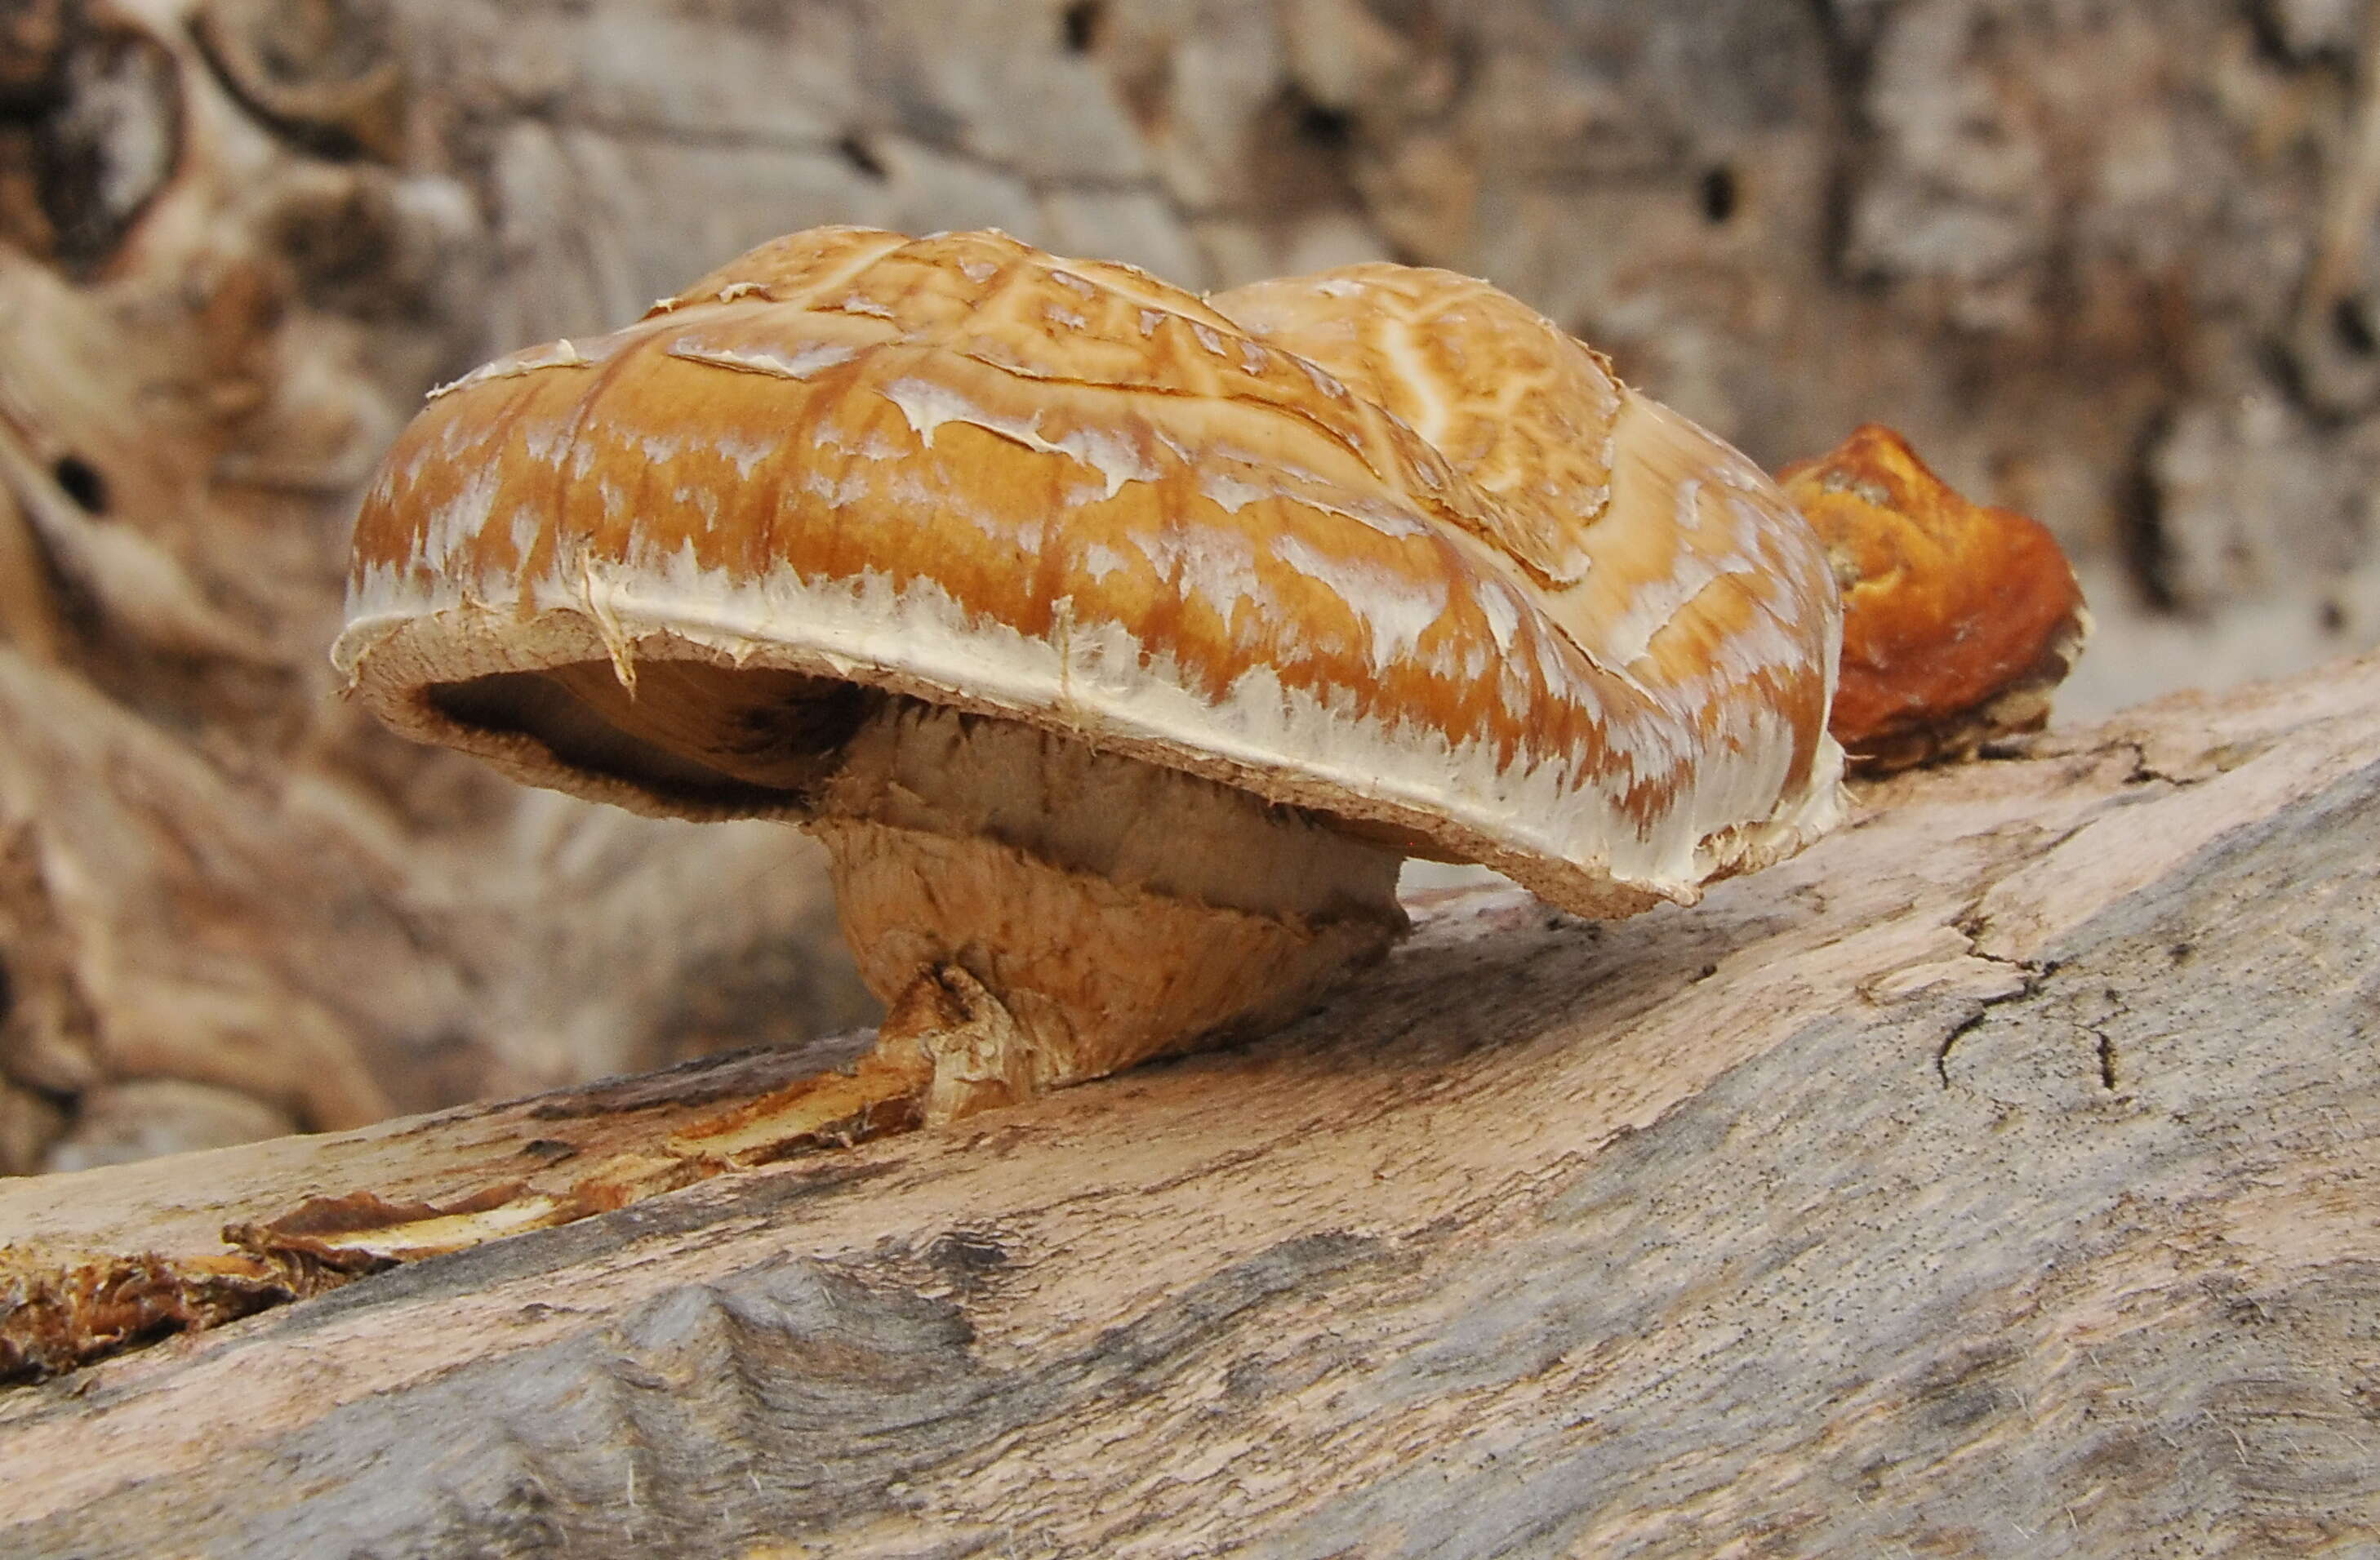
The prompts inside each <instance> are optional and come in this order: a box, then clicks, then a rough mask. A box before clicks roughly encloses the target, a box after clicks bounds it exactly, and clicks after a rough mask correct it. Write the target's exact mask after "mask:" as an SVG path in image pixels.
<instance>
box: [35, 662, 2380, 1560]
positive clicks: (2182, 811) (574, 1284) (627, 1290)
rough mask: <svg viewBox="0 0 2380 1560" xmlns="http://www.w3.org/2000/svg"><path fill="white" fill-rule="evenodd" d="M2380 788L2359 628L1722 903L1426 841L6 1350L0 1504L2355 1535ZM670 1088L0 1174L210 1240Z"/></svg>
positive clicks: (1487, 1532) (1878, 798)
mask: <svg viewBox="0 0 2380 1560" xmlns="http://www.w3.org/2000/svg"><path fill="white" fill-rule="evenodd" d="M2375 847H2380V662H2363V663H2360V664H2350V665H2341V666H2338V667H2334V668H2331V669H2329V670H2327V671H2324V672H2322V673H2319V674H2317V675H2314V676H2313V677H2310V678H2307V679H2305V680H2302V681H2300V682H2297V683H2289V684H2284V685H2277V686H2272V687H2267V688H2264V689H2261V690H2252V691H2250V692H2248V693H2246V694H2243V695H2237V696H2233V697H2229V698H2226V699H2222V700H2187V701H2179V702H2170V703H2167V704H2164V705H2160V706H2156V707H2149V708H2146V709H2143V710H2142V711H2138V712H2135V713H2134V714H2133V715H2131V716H2129V717H2126V718H2122V719H2119V720H2117V721H2115V722H2114V723H2112V724H2110V725H2108V726H2107V727H2104V728H2102V729H2099V730H2096V731H2094V732H2084V733H2081V734H2078V735H2068V736H2058V737H2052V738H2049V739H2046V740H2043V741H2040V742H2038V743H2037V744H2034V745H2033V746H2032V747H2031V749H2030V750H2029V751H2028V752H2026V753H2025V754H2024V755H2022V756H2010V757H2004V758H2001V759H1998V760H1996V761H1989V762H1984V763H1980V764H1976V765H1973V766H1970V767H1967V768H1959V769H1954V770H1949V771H1940V772H1933V773H1925V774H1918V775H1913V776H1910V777H1905V778H1903V779H1900V780H1896V781H1893V782H1890V783H1889V784H1888V785H1886V786H1885V787H1883V788H1882V789H1880V790H1878V791H1876V792H1872V793H1870V794H1869V795H1867V796H1866V797H1865V798H1864V803H1863V807H1862V810H1861V814H1860V817H1859V819H1858V821H1857V823H1856V824H1855V826H1854V827H1852V828H1850V829H1849V830H1847V831H1846V832H1844V833H1843V834H1841V835H1840V836H1838V837H1837V838H1835V839H1833V840H1830V841H1828V842H1827V843H1826V844H1824V845H1822V846H1821V847H1819V848H1817V849H1815V850H1814V851H1812V852H1810V853H1808V854H1807V855H1805V856H1804V857H1803V858H1802V859H1800V860H1798V861H1796V862H1794V863H1791V864H1789V865H1786V866H1784V867H1782V868H1779V869H1777V870H1774V871H1771V872H1769V873H1767V874H1764V875H1762V876H1759V877H1755V878H1752V879H1748V880H1745V881H1743V882H1740V883H1736V884H1731V885H1728V886H1726V887H1724V888H1722V889H1719V890H1718V891H1717V892H1715V893H1714V894H1712V896H1711V897H1710V898H1709V900H1708V901H1706V903H1705V904H1703V905H1702V906H1700V907H1698V908H1696V909H1694V910H1691V911H1682V910H1665V911H1661V912H1658V913H1653V914H1649V915H1646V916H1644V917H1641V918H1639V919H1637V920H1634V921H1631V922H1627V923H1622V924H1619V925H1589V924H1585V923H1582V922H1578V921H1575V920H1572V919H1570V918H1567V917H1564V916H1561V915H1559V914H1556V913H1550V912H1548V911H1547V910H1545V909H1544V908H1543V907H1541V906H1539V905H1538V904H1536V902H1534V901H1530V900H1528V899H1526V898H1525V897H1524V896H1521V895H1519V894H1517V893H1516V892H1513V891H1512V890H1505V889H1483V890H1475V891H1465V892H1459V893H1456V894H1453V895H1451V897H1448V898H1446V899H1444V900H1442V901H1440V902H1439V903H1438V904H1437V905H1436V906H1435V908H1434V909H1432V910H1431V911H1430V912H1429V913H1427V915H1426V916H1425V917H1424V918H1423V925H1422V926H1421V929H1420V931H1419V933H1418V934H1417V935H1416V937H1415V938H1414V939H1413V941H1412V943H1411V944H1410V945H1409V946H1408V947H1406V948H1405V949H1403V950H1401V951H1400V952H1399V953H1398V954H1396V955H1395V956H1393V958H1392V959H1391V960H1390V962H1389V963H1388V964H1387V965H1386V966H1385V967H1384V968H1383V969H1381V970H1380V971H1378V973H1376V974H1374V975H1373V976H1371V977H1370V978H1368V979H1366V981H1364V982H1363V983H1362V984H1361V985H1360V986H1359V987H1358V988H1357V989H1355V990H1353V991H1351V992H1349V993H1347V994H1346V995H1344V996H1343V997H1342V998H1340V999H1338V1000H1336V1001H1335V1002H1333V1003H1332V1004H1331V1005H1330V1006H1329V1007H1328V1008H1327V1009H1326V1010H1323V1011H1322V1012H1321V1013H1319V1014H1318V1015H1317V1016H1316V1017H1314V1018H1312V1019H1310V1020H1309V1021H1307V1022H1305V1023H1303V1024H1302V1025H1300V1026H1298V1027H1297V1028H1296V1029H1294V1030H1293V1031H1291V1032H1289V1033H1286V1034H1281V1035H1278V1036H1276V1037H1274V1038H1272V1039H1270V1040H1268V1041H1266V1042H1264V1043H1262V1044H1259V1045H1256V1046H1250V1047H1247V1048H1245V1049H1243V1050H1239V1051H1234V1052H1230V1053H1226V1054H1221V1055H1216V1056H1209V1057H1205V1058H1195V1059H1191V1060H1188V1061H1184V1062H1182V1063H1179V1064H1175V1065H1169V1066H1163V1067H1158V1068H1151V1069H1147V1070H1143V1071H1141V1072H1138V1073H1135V1074H1133V1075H1130V1076H1127V1077H1123V1078H1120V1079H1116V1080H1113V1081H1111V1082H1105V1083H1101V1084H1096V1085H1091V1086H1087V1087H1085V1088H1081V1089H1078V1090H1075V1091H1072V1092H1069V1093H1066V1094H1062V1095H1059V1096H1055V1097H1052V1098H1050V1099H1048V1100H1046V1101H1044V1102H1041V1103H1039V1104H1037V1105H1035V1106H1032V1107H1025V1108H1020V1109H1016V1110H1014V1111H1009V1112H1004V1113H1000V1114H996V1115H993V1116H989V1117H986V1118H983V1119H977V1120H975V1121H971V1122H968V1123H966V1124H965V1125H964V1126H962V1127H960V1128H956V1129H953V1130H951V1131H947V1132H943V1133H939V1134H927V1135H923V1136H917V1137H909V1138H901V1139H892V1140H887V1141H883V1142H880V1143H874V1144H870V1145H867V1146H864V1147H861V1148H859V1149H856V1150H852V1151H847V1152H844V1153H841V1154H836V1155H821V1156H816V1157H811V1158H807V1159H797V1160H792V1161H788V1162H785V1163H783V1164H780V1165H776V1166H772V1167H765V1168H761V1169H758V1170H753V1171H749V1172H744V1173H738V1174H733V1175H729V1176H725V1177H722V1178H721V1179H715V1180H711V1181H709V1182H706V1183H704V1184H701V1185H699V1186H696V1187H694V1188H691V1189H689V1190H686V1191H680V1192H676V1193H674V1194H671V1195H668V1196H665V1197H660V1198H656V1199H653V1200H650V1201H647V1202H644V1203H639V1204H637V1205H635V1206H633V1207H630V1208H627V1209H625V1210H623V1211H621V1212H618V1213H614V1214H611V1215H602V1216H599V1217H594V1218H590V1219H587V1220H584V1221H581V1222H579V1223H576V1224H572V1225H569V1226H566V1227H560V1228H554V1229H549V1230H543V1231H539V1232H536V1233H532V1234H528V1235H525V1236H520V1237H516V1238H514V1239H510V1240H500V1241H497V1242H494V1243H492V1244H489V1245H485V1246H482V1247H480V1248H478V1249H476V1250H472V1251H468V1252H461V1253H458V1254H455V1255H453V1256H447V1257H441V1258H435V1259H431V1260H429V1261H424V1262H420V1263H418V1264H408V1265H406V1266H403V1267H400V1268H398V1269H395V1270H394V1271H391V1272H388V1273H385V1274H381V1275H378V1276H370V1277H366V1278H363V1279H360V1280H358V1281H357V1282H354V1283H352V1284H349V1285H347V1286H346V1287H345V1288H340V1289H337V1290H335V1291H334V1292H332V1293H329V1294H327V1295H324V1296H322V1297H320V1298H317V1299H313V1300H305V1301H300V1302H298V1303H296V1304H293V1305H288V1306H285V1307H282V1308H278V1309H275V1310H273V1311H270V1312H265V1313H263V1314H261V1315H258V1316H255V1317H251V1318H249V1319H248V1320H245V1321H242V1322H239V1323H237V1324H231V1325H228V1326H225V1327H223V1328H221V1329H219V1330H215V1331H212V1332H207V1333H200V1334H192V1335H187V1336H178V1337H175V1338H171V1339H168V1340H166V1341H164V1342H163V1343H160V1344H158V1345H157V1346H155V1347H153V1348H148V1349H146V1350H143V1351H139V1352H134V1353H128V1354H125V1355H122V1356H120V1357H117V1358H115V1359H113V1360H107V1361H105V1362H103V1363H101V1364H99V1365H97V1366H94V1367H91V1368H89V1369H86V1370H83V1371H79V1372H76V1373H71V1374H68V1375H66V1376H63V1377H61V1378H58V1379H56V1380H54V1381H51V1382H48V1383H45V1384H42V1385H34V1386H26V1387H19V1388H17V1389H14V1390H12V1391H9V1392H7V1393H6V1394H5V1395H0V1468H5V1469H7V1490H8V1495H7V1499H6V1523H7V1525H6V1527H5V1528H0V1553H6V1554H45V1555H47V1554H55V1555H78V1556H101V1555H117V1554H123V1555H146V1554H189V1555H217V1554H220V1555H235V1554H237V1555H280V1554H288V1555H330V1554H373V1555H379V1556H397V1555H424V1556H427V1555H446V1554H571V1555H581V1556H585V1555H641V1554H674V1555H688V1556H706V1555H735V1556H760V1555H793V1554H827V1553H832V1554H868V1555H874V1554H881V1555H929V1554H930V1555H959V1554H997V1555H1009V1554H1119V1555H1151V1556H1159V1555H1163V1556H1171V1555H1181V1554H1215V1553H1251V1554H1281V1555H1338V1554H1365V1555H1403V1554H1478V1555H1488V1554H1678V1555H1702V1554H1903V1553H1908V1554H1982V1555H2028V1556H2030V1555H2059V1554H2091V1555H2131V1554H2202V1553H2215V1554H2257V1555H2265V1554H2298V1553H2312V1552H2320V1553H2325V1554H2366V1553H2371V1552H2372V1548H2373V1546H2374V1545H2375V1544H2380V1352H2375V1342H2374V1340H2375V1338H2380V1056H2375V1053H2374V1046H2373V1028H2374V1020H2375V1011H2380V1010H2375V992H2380V942H2375V937H2374V932H2375V928H2380V850H2376V849H2375ZM722 1065H723V1064H710V1066H712V1067H720V1066H722ZM735 1065H742V1066H746V1067H757V1066H760V1065H762V1064H759V1063H749V1062H747V1063H744V1064H735ZM704 1076H706V1074H704V1073H703V1072H701V1071H699V1070H697V1071H692V1072H681V1073H679V1074H677V1075H675V1076H674V1079H663V1080H661V1081H658V1082H655V1083H653V1084H651V1085H650V1086H649V1089H650V1092H649V1093H648V1094H645V1095H643V1096H641V1097H642V1098H643V1099H645V1100H646V1101H647V1102H648V1103H650V1100H651V1099H652V1098H654V1097H667V1096H671V1095H679V1096H685V1095H690V1094H702V1093H704V1092H705V1091H704V1089H703V1088H702V1086H701V1084H700V1082H699V1080H700V1079H702V1078H703V1077H704ZM710 1076H713V1077H715V1078H716V1077H723V1076H725V1074H723V1073H719V1074H711V1075H710ZM760 1081H762V1082H765V1080H760ZM747 1082H750V1080H747ZM639 1097H640V1096H638V1095H637V1094H633V1093H626V1094H612V1095H610V1096H608V1103H609V1105H610V1107H612V1108H610V1109H609V1110H606V1109H605V1108H604V1106H605V1104H606V1097H605V1096H603V1095H601V1094H595V1095H589V1094H580V1095H577V1096H572V1097H571V1098H569V1099H565V1100H563V1101H559V1102H556V1104H557V1106H558V1108H553V1109H550V1110H547V1111H545V1112H543V1113H542V1114H541V1115H540V1112H539V1111H538V1109H537V1107H536V1106H535V1105H534V1104H531V1105H528V1106H527V1107H495V1108H483V1109H475V1110H470V1111H466V1112H462V1113H458V1114H453V1115H449V1116H446V1117H443V1118H434V1119H424V1120H422V1121H419V1122H412V1123H396V1124H390V1125H384V1126H383V1127H379V1128H373V1129H367V1130H364V1131H358V1132H353V1133H347V1134H342V1135H338V1136H333V1137H324V1138H318V1139H311V1140H301V1141H296V1142H288V1143H272V1144H265V1145H261V1146H258V1147H252V1148H245V1149H231V1150H225V1151H221V1152H218V1153H216V1154H212V1155H204V1156H191V1157H188V1158H185V1159H181V1160H175V1161H164V1162H157V1163H152V1164H148V1165H139V1166H128V1167H115V1168H110V1169H103V1170H95V1171H91V1172H86V1173H84V1174H82V1175H79V1176H73V1177H66V1178H55V1179H45V1180H42V1181H36V1182H28V1183H19V1184H18V1185H15V1186H12V1187H10V1188H8V1189H7V1190H6V1191H0V1231H5V1232H6V1233H7V1235H8V1236H9V1237H10V1238H11V1239H13V1240H17V1241H18V1242H19V1243H20V1245H19V1251H18V1253H17V1256H18V1259H20V1260H21V1259H23V1258H24V1257H25V1256H26V1254H27V1252H39V1251H48V1252H66V1251H71V1250H76V1249H82V1250H90V1249H101V1250H111V1249H112V1250H122V1249H124V1244H123V1243H124V1242H125V1241H126V1240H133V1241H136V1242H137V1243H140V1244H142V1245H153V1246H155V1247H156V1248H158V1249H160V1250H163V1251H167V1252H185V1253H188V1252H195V1251H197V1250H198V1249H200V1248H201V1247H204V1246H205V1245H206V1243H207V1242H208V1240H209V1239H210V1234H209V1232H210V1231H211V1230H212V1228H213V1227H215V1226H217V1225H219V1224H221V1223H222V1222H224V1221H225V1220H226V1219H230V1218H238V1217H255V1216H270V1215H272V1214H273V1213H274V1212H276V1211H279V1210H280V1209H281V1208H283V1207H284V1206H285V1203H286V1200H287V1199H289V1198H291V1197H293V1196H297V1195H302V1194H310V1193H315V1192H335V1191H347V1190H354V1189H357V1188H358V1187H359V1186H379V1187H382V1188H383V1189H386V1190H390V1191H405V1192H408V1193H409V1192H415V1191H420V1190H423V1189H425V1188H431V1189H435V1190H440V1191H467V1190H468V1189H469V1188H470V1187H472V1186H473V1185H476V1184H480V1181H481V1179H482V1178H484V1177H485V1176H486V1175H488V1174H490V1173H491V1172H492V1171H494V1170H498V1169H501V1168H502V1166H503V1165H504V1162H505V1161H506V1160H507V1159H508V1158H510V1159H515V1160H516V1159H517V1158H518V1157H519V1155H520V1152H521V1148H522V1146H523V1143H522V1142H521V1141H519V1140H522V1139H526V1138H527V1137H528V1135H529V1134H531V1133H532V1132H534V1134H535V1135H537V1136H540V1137H544V1138H549V1139H556V1140H564V1141H577V1139H578V1138H579V1137H580V1135H581V1134H588V1133H593V1132H598V1131H616V1130H619V1129H621V1128H622V1127H623V1125H624V1124H632V1119H633V1117H634V1115H635V1110H634V1107H635V1106H636V1104H637V1100H638V1098H639ZM712 1103H714V1104H715V1103H716V1102H712ZM687 1108H691V1107H690V1106H688V1105H686V1104H684V1103H681V1104H678V1105H674V1106H667V1107H662V1112H663V1113H666V1112H668V1111H672V1110H676V1111H683V1110H685V1109H687Z"/></svg>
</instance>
